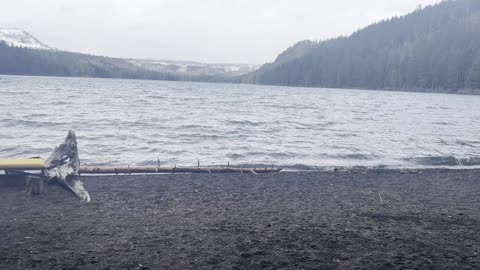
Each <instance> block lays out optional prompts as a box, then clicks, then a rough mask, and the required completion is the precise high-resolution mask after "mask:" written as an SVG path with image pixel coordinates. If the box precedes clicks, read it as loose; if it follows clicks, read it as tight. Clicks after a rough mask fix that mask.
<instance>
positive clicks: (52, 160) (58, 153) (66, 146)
mask: <svg viewBox="0 0 480 270" xmlns="http://www.w3.org/2000/svg"><path fill="white" fill-rule="evenodd" d="M45 165H46V166H45V167H46V170H45V174H46V177H47V182H48V181H58V182H60V183H62V184H64V185H65V186H66V187H67V188H69V189H70V190H71V191H72V192H73V193H75V194H76V195H77V196H78V197H79V198H80V199H82V200H84V201H86V202H89V201H90V194H89V193H88V191H87V190H86V189H85V186H84V185H83V183H82V182H81V181H80V180H79V179H78V170H79V169H80V158H79V156H78V148H77V138H76V136H75V132H73V131H69V132H68V135H67V137H66V138H65V141H64V142H63V143H62V144H60V145H59V146H57V147H55V149H54V150H53V153H52V154H51V155H50V157H49V158H48V159H47V160H46V161H45Z"/></svg>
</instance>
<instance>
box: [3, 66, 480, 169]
mask: <svg viewBox="0 0 480 270" xmlns="http://www.w3.org/2000/svg"><path fill="white" fill-rule="evenodd" d="M70 129H72V130H74V131H75V132H76V134H77V139H78V143H79V149H80V158H81V160H82V163H83V164H84V165H156V164H157V159H160V161H161V164H162V166H173V165H175V164H177V165H178V166H194V165H197V160H198V159H199V160H200V163H201V165H226V164H227V162H230V164H231V165H251V166H266V165H271V164H275V165H277V166H281V167H284V168H287V169H315V168H317V169H318V168H324V167H331V166H369V167H373V166H387V167H392V168H398V167H408V168H418V167H438V166H441V167H478V166H479V165H480V96H466V95H465V96H462V95H444V94H423V93H402V92H381V91H360V90H338V89H315V88H288V87H276V86H253V85H239V84H215V83H193V82H167V81H136V80H111V79H86V78H48V77H19V76H2V75H0V158H13V157H31V156H42V157H47V156H48V155H49V153H50V152H51V151H52V149H53V147H54V146H55V145H58V144H59V143H61V142H62V141H63V139H64V137H65V136H66V134H67V131H68V130H70ZM260 164H262V165H260Z"/></svg>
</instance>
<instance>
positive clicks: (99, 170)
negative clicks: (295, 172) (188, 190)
mask: <svg viewBox="0 0 480 270" xmlns="http://www.w3.org/2000/svg"><path fill="white" fill-rule="evenodd" d="M281 170H282V169H276V168H272V169H248V168H214V167H208V168H200V167H184V168H182V167H173V168H159V167H86V166H82V167H80V170H79V173H80V174H131V173H140V174H150V173H253V174H259V173H276V172H280V171H281Z"/></svg>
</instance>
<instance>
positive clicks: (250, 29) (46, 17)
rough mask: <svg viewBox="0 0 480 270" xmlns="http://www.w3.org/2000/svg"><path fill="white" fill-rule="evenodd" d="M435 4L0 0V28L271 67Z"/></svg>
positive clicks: (403, 0)
mask: <svg viewBox="0 0 480 270" xmlns="http://www.w3.org/2000/svg"><path fill="white" fill-rule="evenodd" d="M438 2H441V0H135V1H133V0H2V1H1V3H0V26H6V27H17V28H21V29H24V30H27V31H28V32H30V33H31V34H32V35H34V36H35V37H37V38H38V39H40V40H41V41H43V42H44V43H46V44H47V45H50V46H52V47H56V48H59V49H63V50H68V51H75V52H83V53H90V54H98V55H106V56H115V57H132V58H155V59H172V60H193V61H200V62H211V63H252V64H261V63H265V62H271V61H273V60H274V59H275V57H276V56H277V55H278V54H279V53H280V52H281V51H283V50H284V49H286V48H288V47H289V46H291V45H293V44H294V43H296V42H298V41H300V40H304V39H314V40H319V39H326V38H331V37H336V36H339V35H348V34H351V33H352V32H354V31H355V30H357V29H359V28H362V27H365V26H367V25H369V24H370V23H373V22H376V21H379V20H382V19H386V18H390V17H392V16H395V15H403V14H406V13H409V12H411V11H413V10H415V8H416V7H417V6H418V5H420V4H421V5H423V6H426V5H429V4H435V3H438Z"/></svg>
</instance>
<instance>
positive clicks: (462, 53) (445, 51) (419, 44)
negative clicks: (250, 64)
mask: <svg viewBox="0 0 480 270" xmlns="http://www.w3.org/2000/svg"><path fill="white" fill-rule="evenodd" d="M241 81H242V82H244V83H254V84H268V85H284V86H304V87H328V88H355V89H373V90H407V91H423V92H444V93H470V94H479V93H480V90H479V89H480V1H475V0H457V1H443V2H441V3H439V4H437V5H433V6H427V7H425V8H423V9H417V10H416V11H414V12H412V13H410V14H407V15H405V16H401V17H394V18H391V19H388V20H383V21H380V22H377V23H374V24H372V25H369V26H367V27H365V28H363V29H360V30H358V31H357V32H355V33H353V34H352V35H350V36H347V37H338V38H334V39H329V40H324V41H320V42H313V41H308V42H306V41H304V42H300V43H297V44H296V45H294V46H292V47H290V48H289V49H287V50H285V51H284V52H283V53H281V54H280V55H279V57H277V59H276V60H275V61H274V62H272V63H268V64H265V65H263V66H262V67H261V68H259V69H258V70H256V71H254V72H252V73H249V74H247V75H245V76H243V77H242V79H241Z"/></svg>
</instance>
